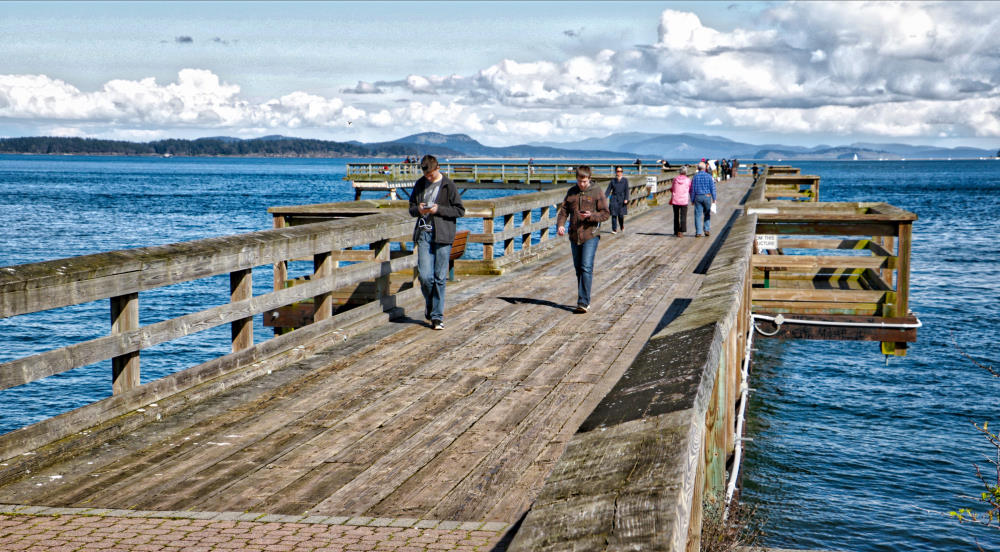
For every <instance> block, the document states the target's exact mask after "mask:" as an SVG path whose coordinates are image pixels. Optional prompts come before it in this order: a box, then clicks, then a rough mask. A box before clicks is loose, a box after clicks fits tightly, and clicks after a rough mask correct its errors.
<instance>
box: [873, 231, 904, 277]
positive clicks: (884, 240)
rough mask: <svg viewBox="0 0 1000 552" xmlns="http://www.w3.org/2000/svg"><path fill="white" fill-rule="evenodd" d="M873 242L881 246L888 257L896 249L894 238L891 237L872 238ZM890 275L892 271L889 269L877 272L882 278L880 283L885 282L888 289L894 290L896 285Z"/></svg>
mask: <svg viewBox="0 0 1000 552" xmlns="http://www.w3.org/2000/svg"><path fill="white" fill-rule="evenodd" d="M873 241H875V243H877V244H879V245H881V246H882V248H883V249H885V250H886V251H888V252H889V254H890V255H891V254H892V252H893V251H894V250H895V248H896V238H894V237H892V236H877V237H876V238H873ZM897 256H898V255H897ZM892 274H893V269H891V268H882V269H880V270H879V275H880V276H881V277H882V281H883V282H885V283H886V285H888V286H889V287H890V288H892V289H896V284H895V281H894V280H893V278H892Z"/></svg>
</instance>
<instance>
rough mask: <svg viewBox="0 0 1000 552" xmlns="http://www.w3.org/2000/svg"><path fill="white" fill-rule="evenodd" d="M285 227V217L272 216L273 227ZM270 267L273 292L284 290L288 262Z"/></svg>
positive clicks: (280, 262)
mask: <svg viewBox="0 0 1000 552" xmlns="http://www.w3.org/2000/svg"><path fill="white" fill-rule="evenodd" d="M359 193H360V192H359ZM285 226H286V223H285V216H284V215H274V227H275V228H284V227H285ZM272 267H273V273H274V291H280V290H283V289H285V281H286V280H288V261H278V262H276V263H274V265H272ZM282 331H283V330H282V329H281V328H279V327H278V326H275V327H274V335H280V334H281V333H282Z"/></svg>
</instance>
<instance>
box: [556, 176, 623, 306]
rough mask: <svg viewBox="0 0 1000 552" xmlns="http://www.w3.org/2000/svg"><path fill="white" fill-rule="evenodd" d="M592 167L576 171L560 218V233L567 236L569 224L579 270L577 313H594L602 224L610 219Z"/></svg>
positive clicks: (558, 232) (561, 206) (557, 228)
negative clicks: (592, 182) (593, 183)
mask: <svg viewBox="0 0 1000 552" xmlns="http://www.w3.org/2000/svg"><path fill="white" fill-rule="evenodd" d="M590 173H591V171H590V167H588V166H587V165H581V166H579V167H577V169H576V185H575V186H573V187H572V188H570V189H569V190H568V191H567V192H566V197H565V198H563V200H562V202H561V203H560V204H559V214H558V215H557V216H556V233H557V234H559V235H560V236H565V235H566V232H567V230H566V221H567V220H568V221H569V247H570V251H571V252H572V253H573V268H574V269H575V270H576V287H577V299H576V312H578V313H585V312H587V311H588V310H590V288H591V285H592V284H593V281H594V257H595V256H596V254H597V245H598V244H599V243H600V241H601V234H600V229H599V227H598V225H599V224H600V223H601V222H603V221H606V220H608V218H610V217H611V213H610V212H609V211H608V200H607V199H606V198H605V197H604V194H602V193H601V191H600V190H599V189H597V188H595V187H593V186H591V185H590Z"/></svg>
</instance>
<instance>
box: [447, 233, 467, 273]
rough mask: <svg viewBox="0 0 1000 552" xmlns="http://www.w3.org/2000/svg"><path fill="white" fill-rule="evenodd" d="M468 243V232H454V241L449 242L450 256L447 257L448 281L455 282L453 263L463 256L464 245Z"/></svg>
mask: <svg viewBox="0 0 1000 552" xmlns="http://www.w3.org/2000/svg"><path fill="white" fill-rule="evenodd" d="M468 242H469V231H468V230H460V231H458V232H455V240H454V241H452V242H451V255H448V280H450V281H452V282H454V281H455V261H456V260H458V259H461V258H462V255H464V254H465V244H466V243H468Z"/></svg>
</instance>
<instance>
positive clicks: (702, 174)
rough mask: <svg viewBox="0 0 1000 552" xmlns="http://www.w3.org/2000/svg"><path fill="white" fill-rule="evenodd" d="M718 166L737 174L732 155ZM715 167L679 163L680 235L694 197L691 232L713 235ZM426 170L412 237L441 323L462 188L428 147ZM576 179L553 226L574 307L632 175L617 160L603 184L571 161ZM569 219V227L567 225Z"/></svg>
mask: <svg viewBox="0 0 1000 552" xmlns="http://www.w3.org/2000/svg"><path fill="white" fill-rule="evenodd" d="M723 161H725V164H724V165H722V167H723V168H724V169H725V171H726V172H727V175H728V176H727V178H729V177H733V176H735V175H736V168H737V167H738V166H739V162H738V161H737V160H735V159H734V160H733V161H732V163H729V162H728V161H726V160H723ZM713 165H714V170H715V171H718V170H720V164H715V163H712V164H710V163H709V161H707V160H704V159H703V160H702V161H701V162H700V163H698V165H697V171H696V172H694V174H693V175H692V174H691V173H692V169H691V168H690V167H689V166H687V165H685V166H682V167H681V169H680V171H679V174H678V175H677V176H676V177H674V179H673V180H672V181H671V187H670V192H671V194H670V195H671V198H670V204H671V206H672V207H673V215H674V220H673V223H674V235H675V236H676V237H678V238H682V237H684V234H685V233H686V232H687V212H688V206H689V205H694V226H695V237H703V236H710V235H711V220H712V213H714V212H715V211H716V200H717V192H716V182H717V180H718V177H717V176H716V175H713ZM420 170H421V171H422V172H423V176H422V177H421V178H420V179H418V180H417V181H416V183H415V184H414V187H413V193H411V194H410V207H409V210H410V215H412V216H413V217H416V219H417V220H416V224H415V225H414V229H413V243H414V248H415V249H416V250H417V267H418V272H419V279H420V289H421V291H422V293H423V297H424V318H426V319H427V320H428V321H429V322H430V325H431V328H433V329H435V330H442V329H444V297H445V285H446V283H447V278H448V262H449V257H450V254H451V245H452V242H453V241H454V239H455V229H456V222H457V220H458V218H460V217H462V216H463V215H464V214H465V207H464V205H463V204H462V196H461V195H460V194H459V192H458V188H457V187H456V186H455V183H454V182H453V181H452V180H451V179H450V178H448V177H447V176H446V175H444V174H442V173H441V170H440V168H439V165H438V160H437V159H436V158H435V157H434V156H432V155H425V156H424V157H423V158H422V159H421V160H420ZM575 173H576V184H575V185H573V186H572V187H571V188H570V189H569V190H568V191H567V192H566V196H565V197H564V198H563V200H562V201H561V202H560V203H559V205H558V214H557V216H556V233H557V234H558V235H559V236H560V237H561V236H568V237H569V245H570V252H571V254H572V257H573V268H574V271H575V273H576V280H577V302H576V308H575V312H577V313H581V314H582V313H586V312H588V311H589V310H590V303H591V288H592V286H593V279H594V259H595V257H596V254H597V246H598V244H599V243H600V240H601V234H600V224H601V223H602V222H605V221H607V220H609V219H610V220H611V233H612V234H617V233H618V232H619V231H621V232H624V231H625V215H627V214H628V201H629V182H628V179H627V178H625V177H624V175H623V170H622V167H621V166H617V167H615V175H614V176H613V177H612V178H611V181H610V182H609V183H608V187H607V189H606V190H604V191H603V192H602V191H601V190H600V189H599V188H597V187H595V186H592V185H591V177H592V170H591V168H590V167H589V166H587V165H581V166H578V167H576V169H575ZM567 223H568V227H567Z"/></svg>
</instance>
